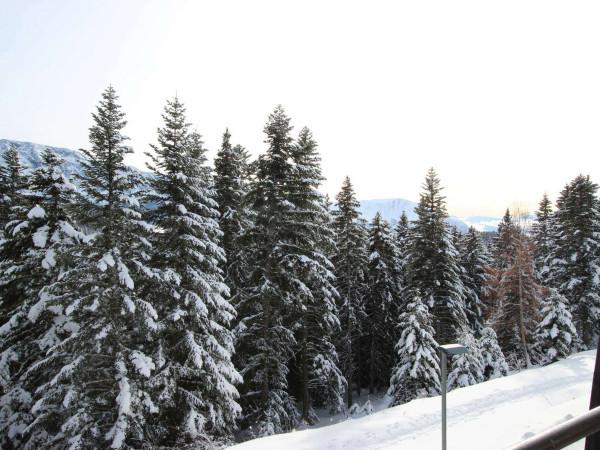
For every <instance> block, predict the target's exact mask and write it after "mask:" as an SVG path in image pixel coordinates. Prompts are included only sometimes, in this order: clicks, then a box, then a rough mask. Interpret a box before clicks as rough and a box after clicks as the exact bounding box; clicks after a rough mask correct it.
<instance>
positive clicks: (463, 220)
mask: <svg viewBox="0 0 600 450" xmlns="http://www.w3.org/2000/svg"><path fill="white" fill-rule="evenodd" d="M11 144H12V145H15V146H16V147H17V150H18V151H19V155H20V157H21V161H22V162H23V164H25V165H26V166H27V167H29V168H30V169H35V168H37V167H39V165H40V163H41V157H40V155H41V153H42V152H43V151H44V149H46V148H50V149H52V150H53V151H54V152H56V153H57V154H58V155H60V157H61V158H63V159H64V161H65V163H64V166H63V170H64V173H65V174H66V175H68V176H72V175H74V174H78V173H80V172H81V160H82V159H83V158H84V157H85V156H84V155H83V154H82V153H81V152H79V151H77V150H71V149H68V148H63V147H51V146H47V145H42V144H35V143H32V142H20V141H12V140H8V139H0V153H2V152H4V151H5V150H6V149H7V148H8V147H9V146H10V145H11ZM0 163H1V162H0ZM136 170H137V169H136ZM359 194H360V193H359ZM415 206H417V204H416V203H415V202H413V201H410V200H406V199H402V198H387V199H373V200H361V202H360V211H361V213H362V216H363V218H364V219H366V220H367V221H370V220H371V219H373V217H374V216H375V214H376V213H377V212H378V211H379V213H380V214H381V216H382V217H383V218H384V219H385V220H387V221H389V222H390V223H392V224H393V225H395V223H396V222H397V221H398V219H399V218H400V216H401V215H402V211H404V212H406V215H407V217H408V219H409V220H414V219H416V214H415V212H414V208H415ZM499 221H500V219H499V218H498V217H490V216H471V217H454V216H451V217H449V218H448V223H450V224H451V225H453V226H455V227H457V228H458V229H459V230H460V231H463V232H464V231H466V230H467V229H468V228H469V227H470V226H473V227H475V229H477V230H479V231H495V230H496V228H497V226H498V222H499Z"/></svg>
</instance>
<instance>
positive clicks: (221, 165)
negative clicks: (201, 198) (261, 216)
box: [215, 130, 252, 305]
mask: <svg viewBox="0 0 600 450" xmlns="http://www.w3.org/2000/svg"><path fill="white" fill-rule="evenodd" d="M230 140H231V134H230V133H229V130H225V133H223V141H222V144H221V148H220V149H219V151H218V152H217V156H216V158H215V191H216V193H217V197H216V200H217V203H218V205H219V227H220V228H221V231H222V232H223V238H222V242H223V250H224V251H225V257H226V262H225V263H224V267H223V268H224V272H225V282H226V284H227V286H229V289H230V294H231V297H230V301H231V303H232V304H234V305H235V304H236V303H238V297H239V296H241V295H243V289H244V287H245V286H246V285H247V279H246V278H247V276H248V273H249V270H250V269H249V267H248V254H247V245H246V244H247V243H245V242H244V237H245V233H246V230H248V229H249V228H250V226H251V220H252V212H251V210H250V208H249V205H248V189H249V182H250V180H249V179H248V176H249V164H248V153H247V152H246V150H244V148H243V147H242V146H240V145H235V146H233V145H232V144H231V142H230Z"/></svg>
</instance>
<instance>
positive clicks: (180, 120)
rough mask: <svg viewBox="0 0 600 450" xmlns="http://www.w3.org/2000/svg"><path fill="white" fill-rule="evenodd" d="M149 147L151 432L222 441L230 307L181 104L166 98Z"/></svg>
mask: <svg viewBox="0 0 600 450" xmlns="http://www.w3.org/2000/svg"><path fill="white" fill-rule="evenodd" d="M162 117H163V121H164V125H163V127H162V128H159V129H158V138H157V141H158V144H157V145H152V149H153V151H154V152H153V153H148V156H149V157H150V159H151V164H149V169H150V170H151V171H152V178H151V181H150V187H151V191H150V193H149V194H148V195H147V197H146V200H147V201H148V202H149V203H150V204H152V205H154V207H153V209H152V210H150V211H149V214H148V215H149V219H150V221H151V223H152V224H153V225H154V226H155V227H156V230H159V231H158V232H156V233H154V235H153V236H152V244H153V253H152V255H153V257H152V266H153V267H154V268H155V269H156V270H158V271H159V272H160V273H161V281H160V282H159V283H157V286H158V287H157V289H154V290H152V292H151V293H150V292H149V293H148V298H152V299H153V300H152V303H153V304H155V305H156V306H155V307H156V309H157V312H158V314H159V317H160V318H161V322H160V328H159V334H160V350H159V355H160V357H159V358H157V360H156V361H155V363H154V364H155V366H156V372H157V375H155V376H154V377H152V379H151V384H152V385H153V386H154V387H155V388H156V389H157V390H159V391H160V396H159V399H160V413H159V416H158V417H159V419H158V420H156V421H155V422H156V423H157V425H156V428H155V430H154V433H155V434H156V435H157V436H159V443H160V445H163V446H166V445H168V446H172V447H174V446H177V447H179V446H182V445H185V444H191V443H198V442H200V443H204V445H208V443H210V442H213V441H214V440H215V439H221V438H223V439H229V438H231V436H232V433H233V431H234V429H235V426H236V423H235V422H236V419H237V417H238V416H239V414H240V412H241V408H240V406H239V405H238V403H237V401H236V399H237V398H238V396H239V395H238V392H237V389H236V387H235V385H236V384H238V383H241V381H242V380H241V376H240V375H239V374H238V373H237V371H236V370H235V369H234V367H233V364H232V362H231V356H232V353H233V335H232V332H231V330H230V323H231V321H232V319H233V318H234V317H235V310H234V309H233V307H232V306H231V305H230V304H229V302H228V300H227V296H228V289H227V287H226V286H225V284H224V283H223V275H222V271H221V268H220V267H219V265H221V264H222V263H223V262H224V261H225V255H224V251H223V248H222V247H221V237H222V233H221V231H220V229H219V225H218V218H219V212H218V210H217V204H216V202H215V192H214V190H213V186H212V177H211V174H210V168H209V167H208V166H207V165H206V156H205V153H206V150H205V149H204V148H203V145H202V140H201V137H200V136H199V135H198V134H197V133H191V132H190V131H189V124H188V123H186V119H185V107H184V105H183V104H182V103H181V102H180V101H179V99H178V98H177V97H175V98H174V99H173V100H170V101H167V105H166V106H165V110H164V113H163V115H162Z"/></svg>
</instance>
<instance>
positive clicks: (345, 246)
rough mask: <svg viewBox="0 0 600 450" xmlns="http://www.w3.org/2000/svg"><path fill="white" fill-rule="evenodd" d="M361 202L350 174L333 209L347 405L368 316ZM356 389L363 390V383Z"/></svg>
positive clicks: (340, 341) (365, 244) (342, 360)
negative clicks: (361, 387)
mask: <svg viewBox="0 0 600 450" xmlns="http://www.w3.org/2000/svg"><path fill="white" fill-rule="evenodd" d="M359 206H360V204H359V203H358V201H357V200H356V194H355V193H354V189H353V188H352V183H351V182H350V179H349V178H348V177H346V178H345V179H344V182H343V184H342V188H341V190H340V192H339V193H338V194H337V195H336V207H335V210H334V211H333V228H334V231H335V243H336V250H335V253H334V255H333V257H332V262H333V265H334V267H335V275H336V288H337V291H338V292H339V294H340V299H339V314H340V323H341V328H342V330H341V333H340V336H339V339H338V342H337V348H338V351H339V353H340V361H341V364H342V370H343V373H344V376H345V377H346V380H347V381H348V389H347V405H348V408H350V407H351V406H352V404H353V403H354V402H353V396H352V394H353V390H354V389H355V386H354V384H355V381H356V379H355V375H356V374H357V373H360V370H359V369H360V361H359V360H358V355H359V351H358V350H359V347H358V343H359V339H360V336H361V328H362V322H363V319H364V304H363V301H364V294H365V282H366V280H365V278H366V266H367V261H368V259H367V231H366V228H365V225H364V222H363V220H362V219H361V217H360V212H359V210H358V208H359ZM356 388H358V390H359V392H360V382H359V383H357V386H356Z"/></svg>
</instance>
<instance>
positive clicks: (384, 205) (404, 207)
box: [360, 198, 500, 232]
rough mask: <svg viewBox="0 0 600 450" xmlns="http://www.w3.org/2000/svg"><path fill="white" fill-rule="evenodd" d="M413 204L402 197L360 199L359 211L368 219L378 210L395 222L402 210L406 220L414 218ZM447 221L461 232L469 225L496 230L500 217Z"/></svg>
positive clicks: (415, 216) (387, 218)
mask: <svg viewBox="0 0 600 450" xmlns="http://www.w3.org/2000/svg"><path fill="white" fill-rule="evenodd" d="M415 206H417V204H416V203H415V202H411V201H410V200H405V199H403V198H387V199H375V200H361V202H360V212H361V213H362V216H363V217H364V218H365V219H366V220H368V221H370V220H371V219H373V217H375V214H376V213H377V212H378V211H379V213H380V214H381V216H382V217H383V218H384V219H385V220H387V221H388V222H391V223H392V224H395V223H396V222H397V221H398V219H399V218H400V216H401V215H402V211H404V212H405V213H406V216H407V217H408V220H415V219H416V218H417V215H416V214H415V211H414V209H415ZM447 222H448V223H449V224H450V225H453V226H455V227H456V228H458V229H459V230H460V231H463V232H464V231H466V230H468V229H469V227H471V226H472V227H474V228H475V229H476V230H478V231H496V230H497V228H498V223H499V222H500V218H499V217H490V216H469V217H455V216H450V217H449V218H448V220H447Z"/></svg>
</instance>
